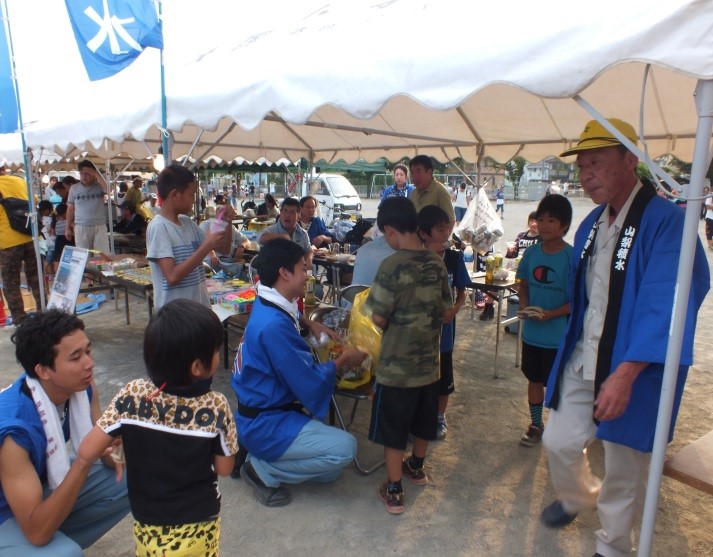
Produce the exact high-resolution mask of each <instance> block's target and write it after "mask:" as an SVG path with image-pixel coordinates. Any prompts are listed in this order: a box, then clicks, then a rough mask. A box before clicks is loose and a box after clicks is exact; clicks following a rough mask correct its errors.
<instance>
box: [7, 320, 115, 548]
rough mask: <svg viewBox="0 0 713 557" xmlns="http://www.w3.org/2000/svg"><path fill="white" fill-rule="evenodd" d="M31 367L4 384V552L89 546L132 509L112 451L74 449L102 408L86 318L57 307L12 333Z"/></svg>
mask: <svg viewBox="0 0 713 557" xmlns="http://www.w3.org/2000/svg"><path fill="white" fill-rule="evenodd" d="M12 341H13V343H14V344H15V355H16V357H17V360H18V362H20V364H21V365H22V366H23V368H24V369H25V373H23V374H22V375H21V376H20V377H19V378H18V379H17V380H16V381H15V382H14V383H13V384H12V385H11V386H10V387H8V388H7V389H5V390H4V391H2V392H1V393H0V557H5V556H10V555H13V556H15V555H23V554H27V555H29V554H31V555H33V556H35V555H47V556H52V557H57V556H62V557H63V556H70V555H71V556H75V555H82V554H83V553H82V549H84V548H87V547H89V546H90V545H91V544H92V543H94V542H95V541H96V540H97V539H99V538H100V537H101V536H102V535H104V533H106V532H107V531H108V530H110V529H111V528H112V527H113V526H114V525H115V524H116V523H117V522H119V521H120V520H121V519H122V518H123V517H124V516H125V515H126V514H127V513H128V511H129V501H128V496H127V491H126V482H125V481H124V480H121V481H117V479H116V478H115V472H114V470H113V469H112V468H113V467H114V463H113V460H112V458H111V457H110V456H106V457H104V461H103V463H102V462H97V463H96V464H95V465H94V466H92V465H91V464H90V463H88V462H86V461H84V460H83V459H80V458H72V459H70V457H69V455H68V450H67V442H68V441H70V440H71V441H72V447H73V448H74V453H75V454H76V448H77V447H79V444H80V443H81V441H82V439H83V438H84V436H85V435H86V434H87V432H88V431H89V430H90V429H91V428H92V425H93V424H94V422H95V421H96V420H97V419H98V417H99V415H100V410H99V397H98V390H97V386H96V383H95V382H94V377H93V370H94V362H93V361H92V356H91V343H90V341H89V339H88V338H87V335H86V334H85V333H84V323H83V322H82V321H81V320H80V319H79V318H77V317H76V316H75V315H71V314H68V313H65V312H63V311H60V310H57V309H51V310H47V311H45V312H43V313H38V314H34V315H29V316H28V317H26V318H25V319H24V320H23V321H22V323H21V324H20V325H19V326H18V328H17V330H16V331H15V333H14V334H13V336H12Z"/></svg>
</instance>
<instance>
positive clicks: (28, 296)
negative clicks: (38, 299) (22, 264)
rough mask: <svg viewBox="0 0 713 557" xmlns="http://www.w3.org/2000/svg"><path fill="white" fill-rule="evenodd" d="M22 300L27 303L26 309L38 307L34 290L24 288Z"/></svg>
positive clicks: (33, 309) (32, 309)
mask: <svg viewBox="0 0 713 557" xmlns="http://www.w3.org/2000/svg"><path fill="white" fill-rule="evenodd" d="M22 301H23V302H24V304H25V311H35V310H36V309H37V304H36V303H35V297H34V296H33V295H32V292H30V291H29V290H26V289H25V288H23V289H22Z"/></svg>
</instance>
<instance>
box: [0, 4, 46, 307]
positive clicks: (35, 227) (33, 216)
mask: <svg viewBox="0 0 713 557" xmlns="http://www.w3.org/2000/svg"><path fill="white" fill-rule="evenodd" d="M0 15H1V16H2V17H3V19H5V20H6V25H7V47H8V50H9V52H10V67H11V71H12V86H13V90H14V91H13V92H14V93H15V99H16V100H17V122H18V124H19V128H20V139H21V140H22V156H23V163H24V165H25V182H26V184H27V198H28V201H29V203H30V212H29V214H28V220H29V222H30V228H31V230H32V244H33V246H34V249H35V260H36V264H37V276H38V278H39V280H38V282H39V286H40V292H39V294H40V308H41V309H42V310H43V311H44V309H45V306H46V305H47V293H46V292H45V281H44V280H43V278H44V276H43V271H44V269H43V268H42V255H41V254H40V226H39V222H38V221H37V217H38V215H37V207H36V206H35V196H34V195H33V192H32V151H31V150H30V149H28V148H27V141H26V139H25V124H24V122H23V120H22V104H21V103H20V82H19V80H18V79H17V68H16V67H15V47H14V45H13V42H12V30H11V28H10V13H9V12H8V10H7V0H3V2H2V5H0ZM4 32H5V29H2V26H1V25H0V33H4ZM27 287H28V289H30V284H29V281H28V284H27ZM30 290H31V289H30ZM32 294H33V295H34V294H35V293H34V292H32Z"/></svg>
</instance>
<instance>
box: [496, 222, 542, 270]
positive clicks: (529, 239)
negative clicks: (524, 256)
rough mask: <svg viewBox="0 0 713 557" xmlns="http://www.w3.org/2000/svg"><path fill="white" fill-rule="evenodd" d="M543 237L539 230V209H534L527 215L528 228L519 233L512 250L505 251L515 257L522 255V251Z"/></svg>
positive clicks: (508, 256) (509, 257) (506, 254)
mask: <svg viewBox="0 0 713 557" xmlns="http://www.w3.org/2000/svg"><path fill="white" fill-rule="evenodd" d="M541 239H542V238H540V233H539V232H538V231H537V211H532V213H530V214H529V215H528V217H527V230H525V231H524V232H520V234H518V235H517V238H515V247H514V248H513V249H512V250H511V249H509V248H508V250H507V251H506V252H505V257H507V258H508V259H515V258H516V257H517V256H518V255H520V252H524V251H525V250H526V249H527V248H529V247H530V246H531V245H533V244H536V243H537V242H539V241H540V240H541Z"/></svg>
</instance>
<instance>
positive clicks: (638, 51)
mask: <svg viewBox="0 0 713 557" xmlns="http://www.w3.org/2000/svg"><path fill="white" fill-rule="evenodd" d="M8 5H9V6H8V11H9V19H10V24H11V28H12V32H13V39H14V42H15V59H16V66H17V72H18V77H19V80H20V88H21V92H20V94H21V103H22V110H23V116H24V121H25V127H26V136H27V143H28V145H29V146H30V147H33V148H34V149H35V150H37V149H38V148H40V147H45V148H47V149H49V150H51V151H55V152H57V153H58V154H60V155H64V154H67V153H69V154H77V153H79V152H82V151H91V152H95V153H96V154H97V155H98V156H100V157H102V158H105V159H111V158H113V157H115V156H117V155H119V154H124V155H129V156H131V157H133V158H137V159H145V158H147V157H148V156H150V155H151V154H155V153H156V152H157V150H158V145H159V143H160V139H161V134H160V131H159V130H158V129H157V126H156V124H158V123H159V122H160V120H161V118H160V95H159V93H160V85H159V83H160V82H159V57H158V53H157V52H156V51H155V50H153V49H148V50H147V51H146V52H144V53H143V54H142V55H141V57H140V58H139V59H138V60H137V61H136V62H135V63H134V64H133V65H132V66H130V67H129V68H127V69H126V70H124V71H123V72H121V73H119V74H117V75H116V76H114V77H111V78H108V79H105V80H102V81H98V82H89V81H88V78H87V77H86V73H85V71H84V69H83V67H82V65H81V60H80V57H79V54H78V51H77V47H76V44H75V43H74V40H73V35H72V34H71V32H70V30H69V21H68V17H67V14H66V10H65V7H64V3H63V2H52V3H47V2H40V1H39V0H8ZM163 10H164V20H165V24H164V36H165V49H164V59H165V72H166V94H167V102H168V108H167V114H168V128H170V129H171V130H173V131H174V133H175V140H176V143H175V146H174V148H173V153H172V154H173V155H174V157H177V156H180V155H185V154H190V156H191V157H193V158H197V159H204V158H206V157H207V156H209V155H214V156H218V157H220V158H221V159H224V160H230V159H233V158H235V157H236V156H243V157H245V158H247V159H250V160H254V159H257V158H259V157H265V158H267V159H268V160H277V159H279V158H282V157H285V158H288V159H290V160H296V159H298V158H300V157H305V158H308V159H309V158H313V159H315V160H316V159H321V158H323V159H326V160H338V159H344V160H346V161H354V160H356V159H358V158H364V159H366V160H375V159H377V158H379V157H386V158H388V159H389V160H392V161H393V160H398V159H400V158H401V157H403V156H413V155H415V154H417V153H418V154H429V155H432V156H434V157H436V158H437V159H440V160H442V161H443V160H447V159H448V158H454V157H458V156H460V157H463V158H465V159H466V160H469V161H472V162H474V161H476V160H478V158H479V156H483V155H488V156H491V157H493V158H494V159H496V160H498V161H500V162H504V161H506V160H508V159H510V158H511V157H512V156H514V155H516V154H520V155H522V156H524V157H526V158H527V159H528V160H533V161H534V160H540V159H542V158H544V157H546V156H548V155H552V154H557V153H559V152H560V151H561V150H562V149H564V148H565V147H567V146H568V145H569V144H571V143H572V142H573V141H576V140H577V137H578V134H579V133H580V131H581V128H582V123H583V122H584V121H585V120H587V119H589V116H588V115H587V114H586V113H585V112H584V111H583V110H582V108H581V107H580V106H579V105H578V104H577V103H576V102H575V101H574V100H572V97H573V96H574V95H577V94H579V95H581V96H582V97H583V98H584V99H586V100H588V101H589V102H590V103H592V104H593V105H594V106H596V107H597V108H598V109H599V110H600V111H601V112H602V113H604V114H605V115H607V116H616V117H619V118H623V119H625V120H628V121H631V122H632V123H634V124H635V127H637V128H639V129H641V131H642V132H643V135H644V136H645V137H646V138H647V140H648V141H647V144H648V149H649V152H650V154H651V155H652V156H657V155H660V154H664V153H673V154H675V155H677V156H678V157H679V158H681V159H683V160H691V158H692V153H693V137H694V134H695V126H696V114H695V109H694V106H693V103H692V100H691V99H692V95H693V91H694V87H695V84H696V81H697V79H698V78H710V77H713V55H712V54H713V3H711V2H708V1H705V0H663V1H660V2H655V3H652V2H650V1H645V0H630V1H627V2H621V1H613V0H603V1H601V2H599V4H598V5H597V9H596V10H594V11H590V12H589V13H588V14H587V16H586V18H582V17H581V16H579V15H577V14H575V13H574V11H573V8H572V4H571V2H565V1H563V0H549V2H546V3H534V4H533V3H524V2H521V1H518V0H503V1H500V2H493V3H488V4H487V5H482V4H481V3H476V2H471V3H466V2H462V1H459V0H439V1H438V2H436V1H429V0H420V1H416V0H400V1H399V0H397V1H393V2H383V3H374V2H370V1H369V2H367V1H365V0H355V1H349V2H347V1H344V2H334V3H332V4H325V3H324V2H323V0H320V1H316V0H306V1H303V2H299V3H285V2H281V1H279V0H272V1H270V0H268V1H265V2H261V3H259V6H257V5H255V6H246V3H244V2H233V1H230V0H207V1H205V2H203V3H201V5H200V9H199V10H198V11H196V4H195V2H188V0H172V1H171V2H165V3H164V6H163ZM40 12H41V13H42V14H43V17H41V18H38V17H36V14H37V13H40ZM647 64H652V68H651V72H650V74H649V78H648V80H647V82H646V85H645V88H644V70H645V67H646V65H647ZM642 91H643V105H642ZM642 108H643V110H642ZM640 115H643V117H642V118H640ZM641 124H643V125H641ZM9 141H12V140H11V139H8V138H7V137H4V138H0V153H4V152H5V151H7V150H9V147H10V146H8V145H7V143H8V142H9ZM15 141H16V140H15ZM15 147H16V145H15ZM6 156H7V155H6Z"/></svg>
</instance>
